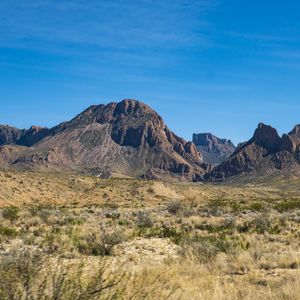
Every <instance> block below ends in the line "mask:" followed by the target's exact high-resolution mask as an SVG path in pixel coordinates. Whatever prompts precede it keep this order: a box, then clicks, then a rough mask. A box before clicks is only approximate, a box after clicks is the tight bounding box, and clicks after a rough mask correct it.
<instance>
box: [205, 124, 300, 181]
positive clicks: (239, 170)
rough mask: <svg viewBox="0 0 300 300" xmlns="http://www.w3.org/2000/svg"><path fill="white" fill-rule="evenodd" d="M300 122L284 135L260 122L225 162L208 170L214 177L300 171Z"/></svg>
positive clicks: (220, 178) (270, 174) (265, 174)
mask: <svg viewBox="0 0 300 300" xmlns="http://www.w3.org/2000/svg"><path fill="white" fill-rule="evenodd" d="M299 146H300V126H299V125H298V126H296V127H295V128H294V129H293V130H292V131H291V132H290V133H289V134H284V135H283V136H282V138H281V137H280V136H279V135H278V133H277V130H276V129H274V128H273V127H271V126H268V125H265V124H263V123H260V124H259V125H258V128H257V129H256V130H255V133H254V135H253V137H252V138H251V139H250V140H249V141H248V142H245V143H242V144H240V145H239V146H238V147H237V149H236V151H235V152H234V153H233V154H232V155H231V156H230V157H229V158H228V159H227V160H226V161H224V162H223V163H222V164H220V165H218V166H216V167H215V168H214V169H213V170H212V171H210V172H208V173H207V174H206V176H205V177H206V179H208V180H212V181H215V180H216V181H219V180H224V179H225V178H227V177H231V176H234V175H241V174H246V173H252V174H253V175H254V176H273V175H277V174H282V175H299V174H300V156H299Z"/></svg>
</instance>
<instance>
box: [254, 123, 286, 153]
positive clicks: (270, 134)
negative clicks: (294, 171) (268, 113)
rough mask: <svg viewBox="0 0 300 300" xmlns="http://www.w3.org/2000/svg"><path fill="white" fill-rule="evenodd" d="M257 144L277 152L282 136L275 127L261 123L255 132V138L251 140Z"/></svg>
mask: <svg viewBox="0 0 300 300" xmlns="http://www.w3.org/2000/svg"><path fill="white" fill-rule="evenodd" d="M250 141H251V142H255V143H256V144H257V145H259V146H261V147H263V148H265V149H267V150H268V151H272V152H275V151H277V150H278V149H279V148H280V144H281V138H280V136H279V134H278V132H277V130H276V129H275V128H273V127H272V126H269V125H265V124H264V123H259V124H258V127H257V129H256V130H255V132H254V135H253V138H252V139H251V140H250Z"/></svg>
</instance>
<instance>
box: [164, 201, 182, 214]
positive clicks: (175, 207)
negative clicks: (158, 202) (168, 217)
mask: <svg viewBox="0 0 300 300" xmlns="http://www.w3.org/2000/svg"><path fill="white" fill-rule="evenodd" d="M181 210H182V205H181V202H180V201H177V200H176V201H172V202H170V203H168V204H167V211H168V212H169V213H170V214H172V215H177V214H178V213H179V212H180V211H181Z"/></svg>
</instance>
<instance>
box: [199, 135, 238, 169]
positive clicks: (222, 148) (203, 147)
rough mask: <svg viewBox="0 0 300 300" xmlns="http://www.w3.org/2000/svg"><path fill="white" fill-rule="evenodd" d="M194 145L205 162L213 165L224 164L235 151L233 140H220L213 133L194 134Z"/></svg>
mask: <svg viewBox="0 0 300 300" xmlns="http://www.w3.org/2000/svg"><path fill="white" fill-rule="evenodd" d="M193 143H194V144H195V145H196V147H197V149H198V151H199V152H200V153H201V154H202V157H203V161H204V162H206V163H208V164H211V165H218V164H220V163H222V162H223V161H225V160H226V159H227V158H228V157H229V156H230V155H231V154H232V153H233V152H234V151H235V146H234V144H233V143H232V142H231V140H227V139H220V138H218V137H216V136H214V135H213V134H211V133H198V134H195V133H194V134H193Z"/></svg>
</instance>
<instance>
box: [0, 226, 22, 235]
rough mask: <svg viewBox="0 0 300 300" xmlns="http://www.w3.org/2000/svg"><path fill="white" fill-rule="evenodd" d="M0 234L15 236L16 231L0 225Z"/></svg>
mask: <svg viewBox="0 0 300 300" xmlns="http://www.w3.org/2000/svg"><path fill="white" fill-rule="evenodd" d="M0 235H3V236H7V237H16V236H17V235H18V232H17V231H16V230H15V229H14V228H9V227H5V226H1V225H0Z"/></svg>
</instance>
